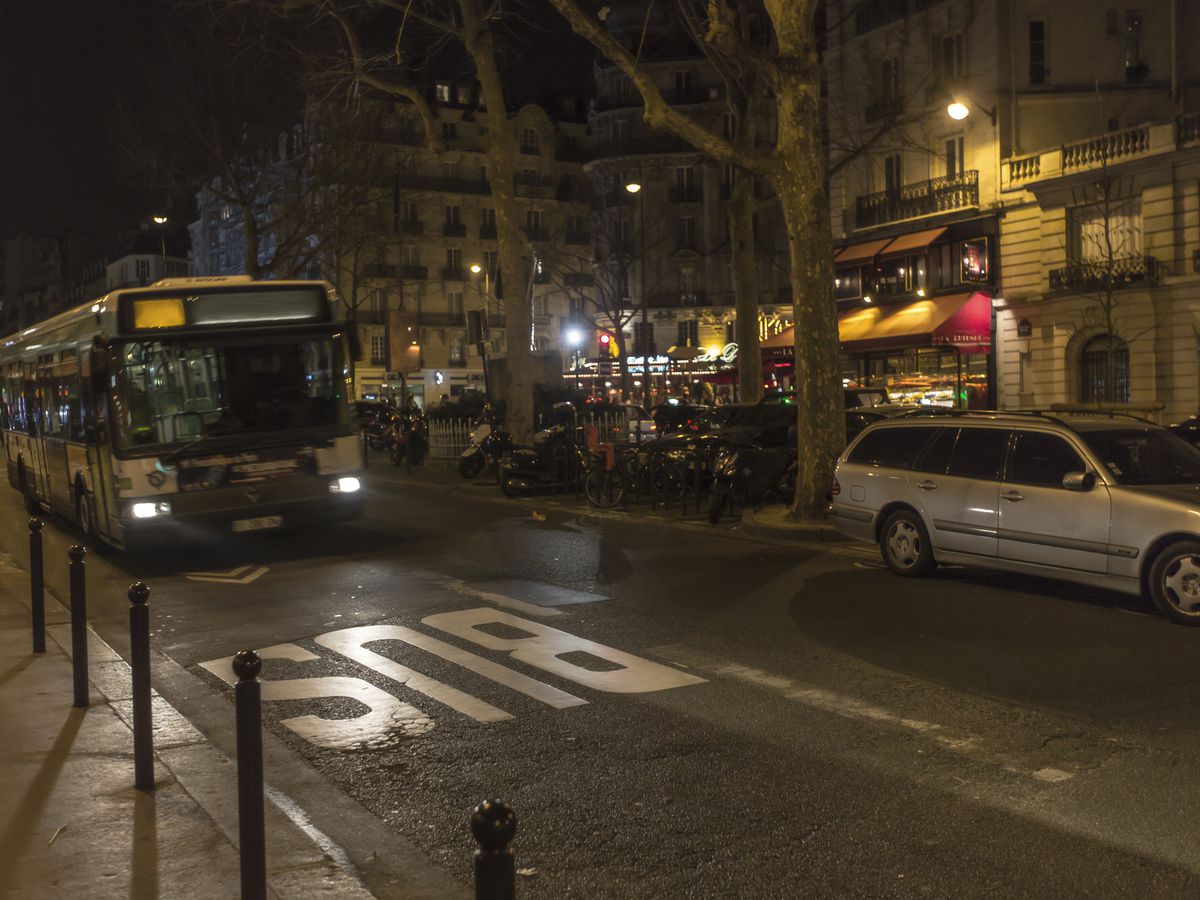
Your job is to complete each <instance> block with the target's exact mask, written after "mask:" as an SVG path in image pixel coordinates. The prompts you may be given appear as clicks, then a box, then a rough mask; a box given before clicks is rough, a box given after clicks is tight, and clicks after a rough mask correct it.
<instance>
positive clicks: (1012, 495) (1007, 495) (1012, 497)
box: [1000, 491, 1025, 503]
mask: <svg viewBox="0 0 1200 900" xmlns="http://www.w3.org/2000/svg"><path fill="white" fill-rule="evenodd" d="M1000 499H1001V500H1007V501H1008V502H1009V503H1016V502H1017V501H1019V500H1024V499H1025V495H1024V494H1022V493H1021V492H1020V491H1005V492H1004V493H1003V494H1001V495H1000Z"/></svg>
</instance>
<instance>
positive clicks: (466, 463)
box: [458, 452, 484, 479]
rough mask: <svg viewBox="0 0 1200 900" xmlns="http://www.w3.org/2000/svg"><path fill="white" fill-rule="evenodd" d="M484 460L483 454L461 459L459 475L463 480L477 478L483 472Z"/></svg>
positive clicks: (474, 454)
mask: <svg viewBox="0 0 1200 900" xmlns="http://www.w3.org/2000/svg"><path fill="white" fill-rule="evenodd" d="M483 466H484V460H483V454H482V453H478V452H477V453H472V454H471V455H470V456H462V457H459V460H458V474H459V475H461V476H462V477H463V478H467V479H470V478H475V477H477V476H478V475H479V473H480V472H482V471H483Z"/></svg>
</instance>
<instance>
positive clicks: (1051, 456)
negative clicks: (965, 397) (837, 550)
mask: <svg viewBox="0 0 1200 900" xmlns="http://www.w3.org/2000/svg"><path fill="white" fill-rule="evenodd" d="M830 514H831V517H832V522H833V524H834V525H835V526H836V527H837V529H838V530H839V531H841V532H842V533H843V534H846V535H849V536H850V537H854V538H858V539H860V540H864V541H869V542H871V543H877V544H878V545H879V547H880V550H881V552H882V554H883V561H884V562H885V563H886V564H887V566H888V568H889V569H891V570H892V571H893V572H895V573H896V574H898V575H910V576H915V575H925V574H928V573H929V572H931V571H932V570H933V568H934V566H935V565H937V563H939V562H944V563H959V564H963V565H970V566H981V567H986V568H992V569H1005V570H1009V571H1016V572H1027V573H1032V574H1036V575H1044V576H1050V577H1054V578H1062V579H1066V580H1069V581H1074V582H1081V583H1084V584H1094V585H1097V586H1100V587H1106V588H1111V589H1114V590H1118V591H1123V592H1125V593H1129V594H1143V595H1148V596H1149V597H1150V598H1151V599H1152V600H1153V601H1154V603H1155V605H1156V606H1157V607H1158V608H1159V609H1160V610H1161V611H1162V612H1163V613H1164V614H1165V615H1166V616H1168V617H1169V618H1170V619H1172V620H1173V621H1175V622H1181V623H1184V624H1188V625H1200V451H1198V450H1196V449H1195V448H1193V447H1192V446H1190V445H1189V444H1187V443H1186V442H1185V441H1182V440H1180V439H1179V438H1177V437H1175V436H1174V435H1173V434H1171V433H1170V432H1168V431H1167V430H1166V429H1165V428H1160V427H1158V426H1157V425H1154V424H1152V423H1150V422H1147V421H1145V420H1142V419H1138V418H1135V417H1132V416H1125V415H1119V414H1111V415H1110V414H1103V415H1081V414H1074V415H1072V414H1061V415H1060V414H1049V413H1045V414H1040V413H1037V414H1035V413H986V414H981V413H963V414H960V415H949V416H938V417H932V418H928V419H891V420H885V421H883V422H880V423H877V424H875V425H871V426H870V427H868V428H867V429H866V430H864V431H863V432H862V434H861V435H859V436H858V438H857V439H856V440H854V441H853V442H852V443H851V444H850V445H849V446H848V447H847V448H846V451H845V452H844V453H843V454H842V456H841V459H839V460H838V464H837V470H836V473H835V478H834V485H833V494H832V504H831V506H830Z"/></svg>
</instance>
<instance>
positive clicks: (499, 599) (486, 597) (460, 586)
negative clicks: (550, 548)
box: [442, 578, 562, 619]
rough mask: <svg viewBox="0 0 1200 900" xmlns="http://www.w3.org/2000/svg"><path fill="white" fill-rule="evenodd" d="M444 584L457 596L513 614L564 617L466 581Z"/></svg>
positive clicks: (554, 611) (553, 611) (456, 580)
mask: <svg viewBox="0 0 1200 900" xmlns="http://www.w3.org/2000/svg"><path fill="white" fill-rule="evenodd" d="M442 584H443V586H444V587H445V588H446V589H447V590H450V591H454V593H456V594H462V595H463V596H466V597H472V598H474V599H476V600H482V601H483V602H484V603H491V604H493V605H495V606H500V607H503V608H505V609H511V610H512V611H513V612H519V613H524V614H525V615H527V616H540V617H542V618H546V619H552V618H554V617H555V616H561V615H562V612H560V611H559V610H557V609H552V608H549V607H545V606H538V605H537V604H536V603H527V602H526V601H524V600H518V599H517V598H516V597H509V596H507V595H506V594H498V593H496V592H495V591H486V590H483V589H482V588H477V587H473V586H472V585H469V584H467V583H466V582H465V581H459V580H458V579H456V578H455V579H443V581H442Z"/></svg>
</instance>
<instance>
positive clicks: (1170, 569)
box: [1150, 541, 1200, 625]
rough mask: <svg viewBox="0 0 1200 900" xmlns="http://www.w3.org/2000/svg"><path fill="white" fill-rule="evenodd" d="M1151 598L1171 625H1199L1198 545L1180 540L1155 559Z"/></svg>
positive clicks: (1199, 569) (1199, 550)
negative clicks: (1172, 623) (1174, 623)
mask: <svg viewBox="0 0 1200 900" xmlns="http://www.w3.org/2000/svg"><path fill="white" fill-rule="evenodd" d="M1150 599H1152V600H1153V601H1154V605H1155V606H1157V607H1158V608H1159V610H1161V611H1162V613H1163V615H1165V616H1166V617H1167V618H1168V619H1170V620H1171V621H1172V622H1178V623H1180V624H1181V625H1200V543H1198V542H1196V541H1179V542H1177V543H1174V544H1171V545H1170V546H1169V547H1167V549H1165V550H1164V551H1163V552H1162V553H1160V554H1158V556H1156V557H1155V558H1154V562H1153V564H1151V566H1150Z"/></svg>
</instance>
